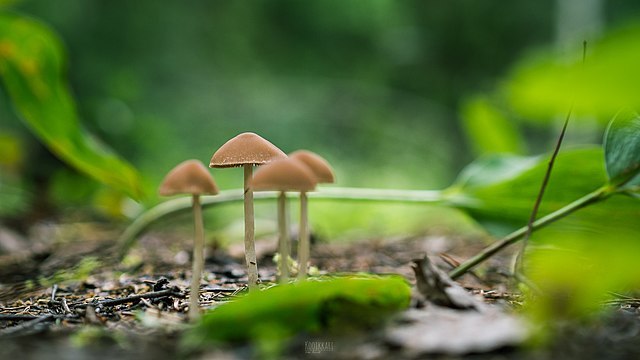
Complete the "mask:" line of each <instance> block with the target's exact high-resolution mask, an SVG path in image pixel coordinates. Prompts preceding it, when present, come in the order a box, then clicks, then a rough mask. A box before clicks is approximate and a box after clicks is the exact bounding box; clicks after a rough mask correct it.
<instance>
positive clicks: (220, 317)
mask: <svg viewBox="0 0 640 360" xmlns="http://www.w3.org/2000/svg"><path fill="white" fill-rule="evenodd" d="M410 292H411V291H410V287H409V285H408V284H407V282H406V281H405V280H404V279H403V278H401V277H399V276H385V277H377V276H366V277H360V276H353V277H340V278H333V279H329V280H318V281H315V280H310V281H305V282H300V283H295V284H289V285H279V286H275V287H273V288H270V289H268V290H264V291H259V292H253V293H250V294H248V295H246V296H244V297H242V298H240V299H238V300H236V301H233V302H231V303H228V304H224V305H221V306H220V307H218V308H216V309H214V310H212V311H210V312H209V313H207V314H205V315H204V316H203V317H202V319H201V321H200V322H199V323H198V324H197V325H196V326H195V327H194V328H193V329H192V330H191V331H189V332H188V333H187V334H186V336H185V338H184V341H183V345H184V346H185V347H186V348H188V349H194V348H199V347H202V346H205V345H206V344H208V343H212V342H214V343H215V342H230V341H231V342H233V341H247V340H250V341H255V342H260V341H262V340H263V339H264V337H272V336H273V335H274V334H277V338H278V339H270V340H280V341H283V340H286V339H287V338H290V337H291V336H293V335H295V334H298V333H301V332H305V333H319V332H324V331H329V332H334V333H335V332H344V331H347V330H357V329H367V328H371V327H373V326H376V325H379V324H380V322H381V321H383V320H384V319H385V318H386V317H387V316H388V315H390V314H392V313H394V312H397V311H399V310H402V309H404V308H406V307H407V306H408V305H409V299H410Z"/></svg>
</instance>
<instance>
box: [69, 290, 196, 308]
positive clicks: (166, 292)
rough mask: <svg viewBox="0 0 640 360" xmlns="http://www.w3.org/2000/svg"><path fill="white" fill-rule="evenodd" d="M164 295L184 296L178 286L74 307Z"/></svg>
mask: <svg viewBox="0 0 640 360" xmlns="http://www.w3.org/2000/svg"><path fill="white" fill-rule="evenodd" d="M165 296H175V297H184V295H183V294H182V293H181V292H180V290H179V289H178V288H176V287H173V288H170V289H164V290H160V291H153V292H148V293H144V294H138V295H131V296H127V297H125V298H120V299H109V300H102V301H98V302H97V303H95V304H78V305H76V307H77V308H83V307H87V306H95V307H107V306H116V305H121V304H126V303H130V302H135V301H139V300H140V299H155V298H161V297H165Z"/></svg>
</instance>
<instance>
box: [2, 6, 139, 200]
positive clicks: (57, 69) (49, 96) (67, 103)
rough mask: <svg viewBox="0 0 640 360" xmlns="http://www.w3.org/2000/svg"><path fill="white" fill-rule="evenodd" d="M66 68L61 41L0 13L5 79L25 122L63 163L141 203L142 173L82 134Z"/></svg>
mask: <svg viewBox="0 0 640 360" xmlns="http://www.w3.org/2000/svg"><path fill="white" fill-rule="evenodd" d="M64 62H65V59H64V53H63V48H62V45H61V43H60V40H59V39H58V38H57V37H56V36H55V35H54V33H53V32H52V31H51V30H50V29H49V28H47V27H46V26H44V25H43V24H40V23H38V22H36V21H34V20H31V19H29V18H26V17H24V16H20V15H17V14H13V13H0V77H2V80H3V82H4V85H5V87H6V89H7V92H8V93H9V96H10V98H11V100H12V102H13V104H14V106H15V108H16V110H17V112H18V114H19V116H20V118H21V119H22V120H23V121H24V122H25V124H26V125H27V126H28V128H29V129H30V130H31V131H32V132H33V133H34V134H35V135H36V136H37V137H38V138H39V139H40V140H41V141H42V142H43V143H44V144H45V145H46V146H47V147H48V148H49V149H50V150H51V151H52V152H53V153H54V154H56V155H57V156H58V157H59V158H60V159H62V160H63V161H65V162H67V163H68V164H70V165H71V166H73V167H75V168H76V169H78V170H79V171H81V172H83V173H85V174H87V175H89V176H91V177H93V178H94V179H96V180H98V181H100V182H102V183H104V184H106V185H109V186H112V187H114V188H116V189H118V190H121V191H123V192H125V193H127V194H128V195H129V196H131V197H132V198H134V199H140V198H141V197H142V195H143V194H142V187H141V179H140V175H139V174H138V172H137V171H136V170H135V169H134V168H133V167H132V166H131V165H130V164H128V163H127V162H126V161H124V160H122V159H121V158H119V157H118V156H117V155H116V154H114V153H113V152H112V151H110V150H109V149H108V148H107V147H105V146H104V145H103V144H101V143H100V142H99V141H98V140H96V139H95V138H93V137H92V136H91V135H90V134H88V133H87V132H85V131H83V130H82V128H81V126H80V122H79V119H78V114H77V111H76V105H75V102H74V100H73V98H72V96H71V94H70V92H69V89H68V88H67V86H66V83H65V81H64V78H63V68H64ZM37 165H38V164H33V165H32V166H37Z"/></svg>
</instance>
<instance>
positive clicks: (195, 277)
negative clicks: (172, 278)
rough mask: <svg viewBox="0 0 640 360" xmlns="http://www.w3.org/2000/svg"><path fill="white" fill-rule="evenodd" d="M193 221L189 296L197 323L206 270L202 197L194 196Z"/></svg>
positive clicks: (192, 315)
mask: <svg viewBox="0 0 640 360" xmlns="http://www.w3.org/2000/svg"><path fill="white" fill-rule="evenodd" d="M193 219H194V230H195V242H194V244H193V269H192V274H191V294H190V296H189V320H191V321H195V320H197V319H198V317H200V306H199V305H198V300H199V298H200V278H201V277H202V270H203V268H204V225H203V223H202V206H201V205H200V196H199V195H197V194H194V195H193Z"/></svg>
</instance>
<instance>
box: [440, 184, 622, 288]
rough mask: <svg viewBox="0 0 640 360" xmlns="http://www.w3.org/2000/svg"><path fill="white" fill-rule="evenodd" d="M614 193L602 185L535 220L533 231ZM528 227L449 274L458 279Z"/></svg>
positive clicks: (505, 245)
mask: <svg viewBox="0 0 640 360" xmlns="http://www.w3.org/2000/svg"><path fill="white" fill-rule="evenodd" d="M612 194H613V192H612V191H611V189H610V188H609V187H608V186H605V187H601V188H599V189H597V190H595V191H593V192H591V193H589V194H587V195H585V196H583V197H581V198H580V199H578V200H575V201H574V202H572V203H570V204H569V205H567V206H565V207H563V208H560V209H558V210H556V211H554V212H552V213H551V214H548V215H546V216H543V217H541V218H540V219H538V220H536V221H535V222H533V224H531V231H533V230H537V229H539V228H541V227H544V226H546V225H549V224H551V223H553V222H554V221H557V220H560V219H562V218H563V217H565V216H567V215H569V214H571V213H573V212H574V211H576V210H578V209H582V208H583V207H585V206H587V205H590V204H594V203H596V202H599V201H603V200H605V199H607V198H608V197H609V196H611V195H612ZM528 228H529V227H528V226H524V227H521V228H520V229H518V230H516V231H514V232H512V233H511V234H509V235H507V236H505V237H503V238H502V239H500V240H498V241H496V242H495V243H493V244H491V245H489V246H488V247H486V248H485V249H484V250H482V251H481V252H479V253H478V254H476V255H475V256H473V257H471V258H470V259H468V260H467V261H465V262H463V263H462V264H460V265H459V266H458V267H457V268H455V269H453V270H452V271H451V272H450V273H449V276H450V277H451V278H452V279H456V278H458V277H460V276H462V275H464V274H465V273H467V272H468V271H469V270H471V269H473V268H474V267H475V266H476V265H478V264H480V263H481V262H483V261H485V260H487V259H488V258H490V257H491V256H493V255H494V254H495V253H497V252H498V251H500V250H502V249H504V248H505V247H507V246H509V245H511V244H513V243H515V242H517V241H518V240H520V239H521V238H522V237H523V236H524V235H525V234H526V233H527V229H528Z"/></svg>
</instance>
